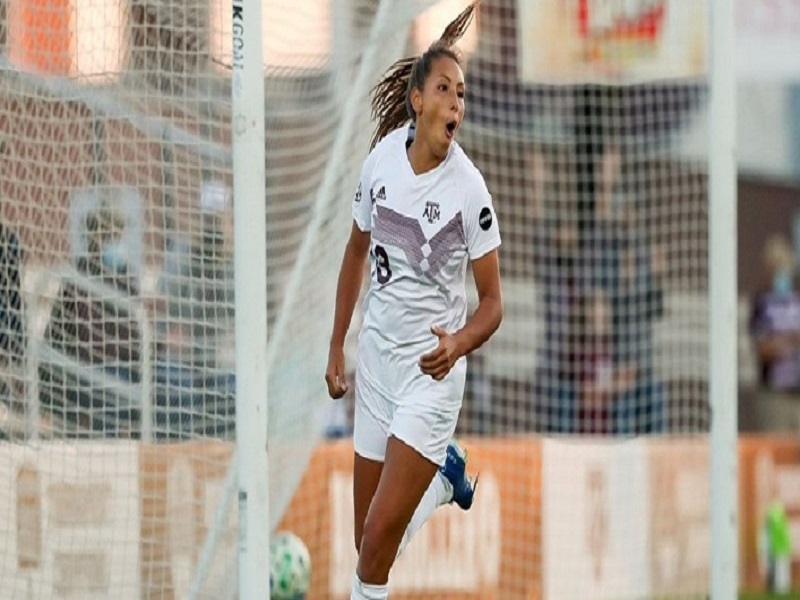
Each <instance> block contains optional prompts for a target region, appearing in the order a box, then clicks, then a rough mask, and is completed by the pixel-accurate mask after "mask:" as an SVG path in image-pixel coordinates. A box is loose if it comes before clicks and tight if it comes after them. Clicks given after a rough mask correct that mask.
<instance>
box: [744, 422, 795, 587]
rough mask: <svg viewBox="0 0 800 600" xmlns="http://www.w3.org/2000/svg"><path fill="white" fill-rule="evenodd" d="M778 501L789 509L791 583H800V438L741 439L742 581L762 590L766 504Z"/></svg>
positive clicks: (763, 580)
mask: <svg viewBox="0 0 800 600" xmlns="http://www.w3.org/2000/svg"><path fill="white" fill-rule="evenodd" d="M774 499H777V500H779V501H780V502H781V503H782V504H783V506H784V509H785V510H786V516H787V517H788V519H789V529H790V531H791V539H792V583H793V585H794V589H797V586H798V585H800V440H799V439H798V438H797V437H796V436H794V437H784V438H781V437H772V436H748V437H746V438H741V439H740V440H739V506H740V507H741V515H740V519H739V543H740V552H739V556H740V560H739V564H740V571H739V573H740V582H741V585H742V588H743V589H746V590H762V589H764V582H765V577H766V574H765V573H764V566H765V565H764V562H763V557H762V556H760V555H759V550H758V538H759V535H760V534H761V532H762V528H763V525H764V519H765V517H766V511H767V505H768V504H769V503H770V502H771V501H772V500H774Z"/></svg>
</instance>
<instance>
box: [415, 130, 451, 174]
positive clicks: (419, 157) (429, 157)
mask: <svg viewBox="0 0 800 600" xmlns="http://www.w3.org/2000/svg"><path fill="white" fill-rule="evenodd" d="M406 152H407V154H408V162H409V163H411V169H412V170H413V171H414V174H415V175H422V174H423V173H427V172H428V171H432V170H433V169H435V168H436V167H438V166H439V165H440V164H442V162H444V159H445V157H444V156H443V157H438V156H436V155H435V154H434V153H433V152H431V150H430V147H428V146H427V145H425V144H423V142H422V141H421V140H420V139H419V132H417V137H416V138H414V141H413V142H411V145H410V146H409V147H408V150H407V151H406Z"/></svg>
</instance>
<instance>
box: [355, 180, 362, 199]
mask: <svg viewBox="0 0 800 600" xmlns="http://www.w3.org/2000/svg"><path fill="white" fill-rule="evenodd" d="M354 200H355V202H361V182H360V181H359V182H358V189H357V190H356V197H355V199H354Z"/></svg>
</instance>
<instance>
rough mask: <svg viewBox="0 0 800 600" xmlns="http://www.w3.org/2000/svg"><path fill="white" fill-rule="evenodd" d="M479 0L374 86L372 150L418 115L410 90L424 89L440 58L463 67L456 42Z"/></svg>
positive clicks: (395, 66)
mask: <svg viewBox="0 0 800 600" xmlns="http://www.w3.org/2000/svg"><path fill="white" fill-rule="evenodd" d="M478 2H480V0H475V1H474V2H472V3H471V4H470V5H469V6H468V7H467V8H465V9H464V10H463V11H462V12H461V14H459V15H458V16H457V17H456V18H455V19H453V21H451V22H450V24H449V25H448V26H447V27H446V28H445V30H444V33H442V36H441V37H440V38H439V39H438V40H436V41H435V42H434V43H433V44H431V45H430V47H429V48H428V49H427V50H426V51H425V52H424V53H423V54H422V56H419V57H409V58H401V59H400V60H398V61H397V62H395V63H394V64H393V65H392V66H391V67H389V69H388V70H387V71H386V72H385V73H384V75H383V77H382V78H381V80H380V81H379V82H378V84H377V85H376V86H375V87H374V88H372V118H373V120H376V121H377V122H378V124H377V126H376V128H375V134H374V135H373V136H372V142H371V144H370V149H372V148H374V147H375V144H377V143H378V142H379V141H381V140H382V139H383V138H384V137H385V136H386V135H388V134H389V133H391V132H392V131H394V130H395V129H397V128H398V127H401V126H402V125H404V124H405V123H406V122H407V121H408V120H409V118H410V119H411V120H412V121H414V120H415V119H416V115H415V114H414V109H413V108H412V106H411V91H412V90H414V89H418V90H421V89H422V87H423V85H424V84H425V80H426V79H427V78H428V75H430V73H431V69H432V68H433V63H434V62H435V61H436V60H438V59H439V58H443V57H446V58H452V59H453V60H454V61H456V62H457V63H458V64H459V66H461V67H462V68H463V59H462V56H461V53H460V52H459V51H458V50H457V49H456V47H455V43H456V42H457V41H458V40H460V39H461V36H463V35H464V32H465V31H466V30H467V28H468V27H469V24H470V23H471V22H472V17H473V16H474V14H475V9H476V7H477V6H478Z"/></svg>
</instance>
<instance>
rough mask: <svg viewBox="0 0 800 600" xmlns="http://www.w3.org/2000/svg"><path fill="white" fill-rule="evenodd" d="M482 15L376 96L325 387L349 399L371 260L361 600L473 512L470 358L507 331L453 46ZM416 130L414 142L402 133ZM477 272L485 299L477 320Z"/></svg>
mask: <svg viewBox="0 0 800 600" xmlns="http://www.w3.org/2000/svg"><path fill="white" fill-rule="evenodd" d="M473 10H474V4H473V5H472V6H470V7H469V8H468V9H467V10H465V11H464V12H463V13H462V14H461V15H460V16H459V18H458V19H456V21H454V22H453V23H452V24H451V25H450V26H449V27H448V29H447V30H445V34H444V35H443V36H442V39H440V40H439V41H437V42H435V43H434V44H433V45H432V46H431V47H430V48H429V49H428V50H427V51H426V52H425V53H424V54H423V55H422V56H420V57H419V58H417V59H416V60H414V61H408V60H406V61H399V62H398V63H396V65H395V67H394V68H393V69H392V70H390V71H389V72H388V74H387V75H386V77H385V78H384V80H383V81H382V82H381V83H380V84H378V86H377V87H376V88H375V96H374V98H373V109H374V111H375V113H376V114H377V115H378V116H379V123H378V128H377V133H376V138H375V140H374V141H375V142H377V145H376V146H375V147H374V148H373V150H372V152H371V153H370V154H369V156H368V157H367V159H366V161H365V162H364V165H363V168H362V171H361V178H360V181H359V185H358V189H357V191H356V195H355V198H354V201H353V220H354V223H353V226H352V229H351V233H350V239H349V241H348V244H347V247H346V250H345V253H344V258H343V260H342V266H341V270H340V273H339V282H338V289H337V293H336V311H335V317H334V325H333V333H332V336H331V345H330V354H329V359H328V367H327V371H326V373H325V379H326V382H327V384H328V391H329V393H330V395H331V397H333V398H340V397H341V396H342V395H344V393H345V392H346V390H347V383H346V381H345V365H344V351H343V343H344V339H345V335H346V333H347V329H348V327H349V325H350V320H351V317H352V314H353V309H354V306H355V303H356V301H357V298H358V295H359V291H360V289H361V283H362V277H363V272H364V263H365V261H366V259H367V255H368V254H369V257H370V277H371V279H370V284H369V289H368V291H367V294H366V296H365V298H364V310H363V314H364V319H363V324H362V327H361V332H360V336H359V342H358V352H357V364H356V382H355V386H356V387H355V395H356V411H355V430H354V435H353V444H354V449H355V459H354V460H355V463H354V490H353V493H354V506H355V543H356V548H357V549H358V551H359V558H358V570H357V574H356V577H355V578H354V581H353V588H352V592H351V600H383V599H385V598H387V596H388V591H387V590H388V588H387V582H388V578H389V570H390V569H391V567H392V564H393V563H394V560H395V558H396V556H397V554H398V550H400V549H401V546H404V545H405V544H406V543H407V542H408V539H409V538H410V536H411V535H412V534H413V533H414V532H415V531H417V530H418V529H419V527H420V526H421V525H422V523H424V521H425V520H426V519H427V518H428V517H429V516H430V514H431V513H432V512H433V510H434V509H435V508H436V507H437V506H438V505H439V504H443V503H446V502H453V501H454V502H456V503H457V504H459V506H461V507H462V508H464V509H467V508H469V507H470V506H471V504H472V498H473V493H474V487H473V484H472V481H471V480H470V479H469V478H468V477H467V476H466V474H465V458H466V457H465V454H464V453H463V451H461V450H460V448H458V447H457V446H455V445H454V444H450V439H451V437H452V435H453V433H454V431H455V426H456V421H457V419H458V413H459V410H460V408H461V400H462V395H463V392H464V381H465V375H466V359H465V356H466V355H467V354H468V353H470V352H471V351H472V350H474V349H476V348H478V347H479V346H481V344H483V343H484V342H485V341H486V340H487V339H488V338H489V337H490V336H491V335H492V333H493V332H494V331H495V330H496V329H497V327H498V326H499V324H500V320H501V318H502V300H501V292H500V274H499V263H498V256H497V248H498V246H499V245H500V234H499V231H498V226H497V219H496V218H495V214H494V209H493V207H492V199H491V196H490V195H489V192H488V191H487V189H486V184H485V183H484V181H483V177H482V176H481V174H480V172H479V171H478V170H477V169H476V168H475V166H474V165H473V164H472V162H470V160H469V159H468V158H467V156H466V155H465V154H464V151H463V150H462V149H461V148H460V147H459V146H458V144H457V143H455V141H454V139H455V136H456V133H457V132H458V128H459V127H460V125H461V123H462V122H463V119H464V95H465V84H464V74H463V71H462V66H461V58H460V55H459V54H458V52H457V51H456V50H455V49H454V48H453V41H454V39H458V37H460V35H461V33H463V30H464V29H465V28H466V26H467V25H468V24H469V20H470V18H471V16H472V12H473ZM454 32H455V33H454ZM406 111H407V113H406ZM409 116H410V117H411V121H412V123H413V128H414V129H413V131H412V130H411V129H410V127H411V126H409V125H404V123H405V122H406V121H407V120H408V117H409ZM467 260H469V261H470V262H471V265H472V271H473V275H474V279H475V285H476V288H477V293H478V299H479V303H478V307H477V309H476V311H475V313H474V314H473V315H472V317H471V318H470V319H469V320H467V318H466V293H465V272H466V266H467V265H466V263H467ZM437 470H438V475H437Z"/></svg>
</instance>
